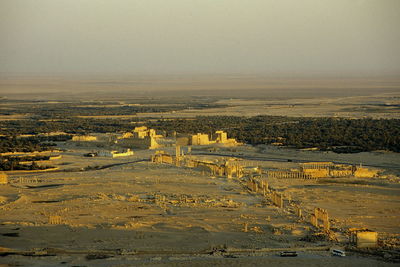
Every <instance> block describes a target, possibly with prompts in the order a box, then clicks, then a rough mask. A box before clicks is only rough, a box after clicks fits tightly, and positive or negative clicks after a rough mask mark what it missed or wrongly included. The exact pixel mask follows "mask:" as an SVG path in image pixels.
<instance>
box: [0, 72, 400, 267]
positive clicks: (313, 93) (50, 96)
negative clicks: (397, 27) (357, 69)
mask: <svg viewBox="0 0 400 267" xmlns="http://www.w3.org/2000/svg"><path fill="white" fill-rule="evenodd" d="M196 79H197V80H196ZM196 79H194V80H193V81H191V80H190V79H188V80H184V81H181V80H179V79H176V80H174V79H169V80H166V78H165V79H164V78H159V79H157V80H155V81H151V80H149V79H147V78H142V80H140V79H139V80H138V79H136V80H135V82H134V81H131V80H129V79H128V80H126V81H125V82H121V80H119V81H118V82H116V81H113V80H111V81H110V80H109V79H104V80H100V81H99V80H95V79H93V80H80V81H69V82H68V81H67V82H65V80H50V81H46V82H44V85H43V84H42V87H41V86H40V83H43V80H35V79H34V80H32V79H25V80H20V81H19V82H15V80H13V79H11V78H9V79H5V80H2V81H1V83H0V92H1V95H0V96H2V97H3V98H2V100H1V103H0V111H1V114H0V120H1V121H3V122H7V123H8V124H7V127H8V128H7V129H6V128H5V127H4V128H3V129H2V130H3V131H4V132H5V133H6V132H7V133H8V132H12V133H17V134H19V136H18V138H20V139H23V138H26V137H29V136H35V133H36V132H39V133H41V134H42V132H41V131H42V130H43V129H44V128H41V127H43V124H42V123H44V122H48V121H50V122H52V121H54V123H55V124H54V125H56V122H64V121H68V120H70V119H71V118H72V119H75V118H78V119H82V118H84V119H87V121H86V120H85V121H83V122H84V123H85V125H79V123H80V122H81V121H78V122H77V127H78V128H79V130H80V131H82V132H84V131H86V133H87V134H89V133H90V134H93V135H96V136H102V138H103V139H101V140H103V141H96V142H90V141H87V142H86V141H82V142H80V141H73V140H63V141H57V140H51V142H50V141H47V143H54V144H52V149H53V150H54V151H53V152H51V153H50V155H53V156H55V155H56V156H61V157H58V158H56V159H52V160H48V161H46V164H48V165H51V166H52V167H54V168H52V169H49V170H48V171H46V170H8V171H5V173H6V175H7V177H8V184H1V185H0V252H1V253H2V254H1V256H2V257H0V265H1V264H4V265H5V266H141V265H144V266H170V265H172V266H209V265H216V266H226V265H232V266H255V265H257V266H265V265H280V266H338V265H339V266H395V265H396V264H398V263H399V253H400V252H399V246H400V224H399V222H400V178H399V176H400V160H399V154H398V153H396V152H391V151H387V150H379V151H365V152H361V153H352V154H345V153H343V154H338V153H334V152H332V151H323V150H314V149H295V148H293V147H285V146H276V145H267V144H259V145H253V146H252V145H249V144H242V145H240V146H235V147H229V146H227V147H224V146H213V145H209V146H200V145H199V146H195V145H194V146H191V148H190V151H189V148H188V147H187V146H182V150H183V151H184V152H185V155H186V157H190V159H196V160H202V161H209V162H213V163H215V162H222V161H224V160H226V159H228V158H234V159H237V161H238V162H241V164H242V165H243V166H245V167H246V168H245V169H246V170H248V171H249V173H246V174H245V175H244V176H243V177H233V178H227V177H226V176H223V175H212V174H210V173H208V172H206V171H204V170H203V169H201V168H189V167H185V166H175V164H168V163H163V164H160V163H156V162H152V161H151V160H150V159H151V156H152V155H154V153H156V151H157V150H163V151H165V152H166V153H168V154H170V155H175V147H174V146H168V145H166V147H161V148H159V149H143V148H137V147H132V149H133V151H134V155H131V156H126V157H120V158H111V157H105V156H100V155H97V154H96V156H93V157H91V156H90V157H88V156H87V155H88V154H90V153H94V152H98V151H103V150H110V149H111V148H112V147H113V146H116V144H117V142H115V141H113V140H114V139H112V138H111V137H110V136H111V134H109V133H104V132H101V133H100V132H87V131H89V130H87V129H90V130H92V129H97V128H96V127H99V129H101V130H102V131H105V130H104V129H115V128H117V127H119V126H118V124H117V123H119V122H123V123H124V124H123V125H124V127H131V129H133V128H134V127H135V126H137V125H146V122H154V121H157V120H158V119H160V118H162V119H166V120H172V119H179V118H194V117H196V116H200V115H201V116H214V115H230V116H243V117H252V116H257V115H273V116H287V117H310V118H321V117H322V118H323V117H337V118H347V119H360V118H373V119H399V118H400V116H399V114H400V112H399V105H400V94H399V87H398V81H397V80H393V79H392V80H389V81H387V82H386V83H381V82H380V81H371V80H369V81H363V82H360V81H359V80H351V81H350V80H349V81H346V82H338V81H336V82H332V81H326V80H325V81H315V82H311V83H310V81H308V80H307V81H305V80H303V81H298V80H297V81H296V80H295V81H282V80H273V81H270V80H269V82H268V81H267V80H266V79H265V78H263V79H261V78H260V79H253V78H251V77H245V78H243V77H242V78H241V79H238V78H235V77H232V78H230V79H225V80H222V81H221V80H220V79H219V78H216V77H213V78H207V80H204V79H199V78H196ZM250 81H251V82H250ZM60 84H63V86H62V87H60ZM295 84H296V85H297V87H296V88H292V87H293V86H294V85H295ZM310 84H311V85H310ZM188 85H190V90H184V89H186V88H187V86H188ZM307 85H309V87H307ZM69 86H72V87H74V88H76V89H80V91H79V90H77V91H74V90H69ZM110 86H111V87H113V88H114V89H115V91H114V92H115V94H112V93H110V92H111V91H110V90H108V89H107V88H109V87H110ZM213 86H215V87H216V88H217V89H219V90H215V91H213V90H214V89H213ZM249 87H250V88H251V89H252V90H249V91H248V92H249V93H248V94H246V92H247V91H246V90H245V88H249ZM30 88H31V89H32V88H36V89H37V88H42V89H43V90H42V91H40V92H39V91H36V93H35V94H29V92H30ZM54 88H57V90H55V89H54ZM171 88H172V89H174V90H172V89H171ZM230 88H231V89H232V91H230ZM274 88H275V89H276V88H278V89H279V90H275V89H274ZM329 88H336V89H337V91H330V90H329ZM360 88H365V89H364V90H362V89H360ZM17 89H18V90H17ZM203 89H204V90H203ZM352 89H354V90H352ZM53 90H54V91H53ZM168 90H170V91H168ZM171 90H172V91H171ZM168 92H171V93H170V94H169V93H168ZM260 92H262V93H261V94H259V93H260ZM269 92H271V94H269ZM208 105H213V106H208ZM58 106H62V108H60V109H57V107H58ZM92 108H93V110H92ZM130 108H132V109H133V108H134V109H137V110H139V108H143V112H140V110H139V111H138V112H137V113H134V114H131V113H130ZM87 109H88V110H89V111H88V110H87ZM38 110H40V112H41V113H40V114H39V113H37V112H38ZM80 111H82V112H85V113H82V114H80V113H79V112H80ZM105 111H107V112H108V111H109V112H108V113H107V112H105ZM52 114H53V115H54V116H53V115H52ZM104 119H112V120H107V121H105V120H104ZM23 120H26V122H28V121H34V122H35V123H37V125H38V127H39V130H37V131H36V130H35V129H24V128H23V126H21V125H20V124H13V123H14V122H18V121H23ZM113 121H115V123H114V122H113ZM105 122H106V123H105ZM86 124H87V125H86ZM16 125H17V126H18V127H17V126H16ZM88 125H90V127H92V128H84V127H88ZM104 125H106V126H107V127H110V128H101V127H105V126H104ZM126 125H128V126H126ZM12 127H15V129H14V128H12ZM57 127H58V126H57ZM57 127H56V126H54V129H53V128H51V131H53V132H56V131H66V132H68V130H69V129H58V128H57ZM64 127H65V126H64ZM46 130H47V129H46ZM71 130H74V129H71ZM125 131H126V130H122V129H118V128H117V130H115V132H113V133H112V135H115V136H117V135H121V134H122V133H124V132H125ZM227 131H228V135H229V129H228V130H227ZM175 134H176V133H175ZM37 135H38V136H39V134H37ZM71 135H74V136H78V135H79V134H77V133H74V134H71ZM18 138H17V139H18ZM49 140H50V139H49ZM104 140H105V141H104ZM102 142H103V143H102ZM110 144H111V145H110ZM6 154H7V153H4V154H3V155H2V156H6ZM44 154H46V152H44ZM84 155H86V156H84ZM304 162H333V163H335V164H348V165H349V166H350V165H351V166H360V165H362V166H363V167H366V168H369V169H371V170H374V171H377V173H378V174H379V175H377V176H376V177H373V178H355V177H341V178H338V177H330V178H320V179H278V178H268V177H267V175H266V174H267V172H268V171H269V170H293V169H298V168H299V167H300V163H304ZM40 164H41V163H40V162H39V165H40ZM42 164H44V163H42ZM255 168H257V169H258V170H259V171H260V174H261V176H260V177H261V178H260V179H262V180H263V181H265V182H267V183H268V184H269V186H270V188H271V190H273V191H274V192H278V193H279V194H282V195H283V196H284V201H283V204H284V206H283V208H279V207H277V206H276V205H274V204H273V201H272V198H271V195H269V194H266V195H263V194H261V193H260V192H258V191H254V190H251V189H250V188H249V187H248V186H247V184H246V183H247V180H248V179H249V178H251V177H252V175H253V174H251V171H252V170H253V169H255ZM271 192H272V191H271ZM297 206H301V207H302V211H303V216H302V217H299V216H297V215H296V212H295V207H297ZM317 207H318V208H322V209H325V210H327V211H328V212H329V219H330V227H331V231H330V234H327V233H326V232H325V233H324V231H323V230H322V229H319V228H316V227H313V226H312V225H311V224H310V219H309V216H310V215H311V214H312V213H313V211H314V208H317ZM350 228H368V229H370V230H373V231H376V232H378V237H379V242H380V245H381V247H380V248H378V249H366V250H357V249H354V247H352V246H349V242H348V241H349V229H350ZM335 248H336V249H341V250H345V251H346V257H337V256H332V249H335ZM283 251H296V252H297V253H298V256H297V257H287V258H284V257H280V256H279V255H280V254H279V253H280V252H283Z"/></svg>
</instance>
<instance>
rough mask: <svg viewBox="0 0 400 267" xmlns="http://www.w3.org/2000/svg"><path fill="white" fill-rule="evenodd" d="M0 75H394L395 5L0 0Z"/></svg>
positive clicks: (326, 0) (399, 64)
mask: <svg viewBox="0 0 400 267" xmlns="http://www.w3.org/2000/svg"><path fill="white" fill-rule="evenodd" d="M0 72H1V73H111V74H114V73H115V74H118V73H121V74H129V73H133V74H141V73H148V74H152V73H156V74H157V73H171V74H174V73H175V74H179V73H257V74H288V75H294V74H334V75H335V74H339V75H343V74H400V0H0Z"/></svg>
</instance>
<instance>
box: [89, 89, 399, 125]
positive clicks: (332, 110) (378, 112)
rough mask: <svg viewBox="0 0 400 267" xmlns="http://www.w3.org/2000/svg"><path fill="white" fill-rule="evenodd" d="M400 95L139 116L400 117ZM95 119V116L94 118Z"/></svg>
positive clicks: (229, 103) (247, 103)
mask: <svg viewBox="0 0 400 267" xmlns="http://www.w3.org/2000/svg"><path fill="white" fill-rule="evenodd" d="M399 96H400V94H399V93H386V94H375V95H367V96H347V97H322V98H313V97H311V98H308V99H304V98H299V99H296V98H285V99H282V100H269V99H268V98H266V99H265V100H251V99H226V100H220V101H218V102H216V103H217V104H223V105H226V107H222V108H209V109H201V110H181V111H174V112H164V113H140V114H138V117H163V118H182V117H183V118H190V117H195V116H221V115H225V116H249V117H250V116H259V115H270V116H288V117H343V118H366V117H368V118H380V119H392V118H400V110H399V104H400V100H399ZM94 118H95V117H94Z"/></svg>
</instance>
